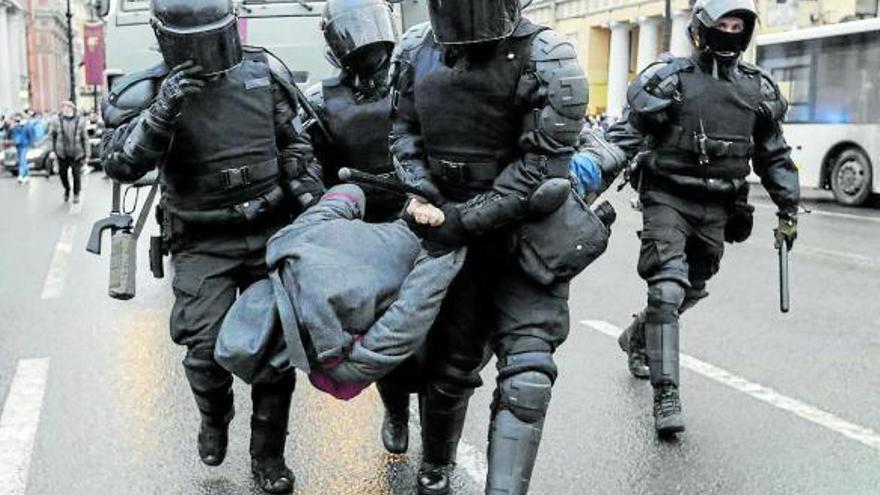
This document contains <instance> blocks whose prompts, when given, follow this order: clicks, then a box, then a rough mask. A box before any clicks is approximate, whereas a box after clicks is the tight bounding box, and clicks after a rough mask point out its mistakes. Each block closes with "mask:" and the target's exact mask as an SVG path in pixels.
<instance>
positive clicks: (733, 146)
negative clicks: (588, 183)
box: [606, 51, 799, 431]
mask: <svg viewBox="0 0 880 495" xmlns="http://www.w3.org/2000/svg"><path fill="white" fill-rule="evenodd" d="M628 100H629V105H628V107H627V109H626V110H625V111H624V118H623V120H621V121H620V122H618V123H616V124H614V125H613V126H612V127H611V128H609V130H608V132H607V136H606V137H607V139H608V140H609V141H610V142H612V143H614V144H616V145H617V146H619V147H620V148H621V149H622V150H623V151H624V152H625V153H626V155H627V157H628V158H633V157H634V156H636V154H637V153H639V152H644V153H642V154H640V155H639V156H638V158H637V159H636V160H637V162H638V164H639V169H638V171H637V172H635V174H634V176H633V178H634V179H635V181H636V183H637V187H638V190H639V193H640V195H639V196H640V202H641V206H642V212H643V216H644V228H643V229H642V231H641V233H640V237H641V242H642V246H641V253H640V256H639V262H638V273H639V275H640V276H641V277H642V278H643V279H645V281H646V282H647V283H648V304H647V307H646V308H645V310H644V311H643V312H642V313H641V314H640V315H639V316H638V317H637V318H636V321H635V322H634V323H633V325H632V326H631V327H630V329H628V331H627V332H626V333H625V334H624V335H623V336H621V346H622V347H624V350H627V351H631V356H630V359H631V362H630V365H631V370H632V371H633V374H635V375H637V376H640V377H648V373H647V370H644V369H643V368H641V366H640V365H643V364H644V363H643V362H642V361H640V359H641V358H640V353H641V352H644V351H643V349H645V347H646V350H647V361H648V363H647V364H648V365H649V368H650V379H651V383H652V384H653V385H654V386H655V387H656V388H658V390H659V389H660V388H661V387H663V386H671V387H672V388H673V389H677V387H678V384H679V380H678V319H679V315H680V314H681V313H682V312H684V311H685V310H687V309H688V308H690V307H692V306H693V305H695V304H696V303H697V302H698V301H699V300H700V299H702V298H705V297H706V296H707V295H708V293H707V292H706V282H707V281H708V280H709V279H710V278H711V277H712V276H713V275H715V273H717V272H718V269H719V266H720V262H721V258H722V255H723V254H724V242H725V240H727V241H730V242H734V241H737V242H739V241H743V240H745V238H747V237H748V235H749V234H750V232H751V223H752V220H751V212H752V208H751V207H750V206H749V205H748V204H747V196H748V184H747V183H746V176H747V175H748V174H749V173H750V171H751V169H752V167H753V168H754V171H755V172H756V173H757V174H758V175H759V176H760V177H761V181H762V184H763V185H764V187H765V188H766V189H767V191H768V192H769V193H770V196H771V198H772V199H773V201H774V202H775V203H776V205H777V206H778V207H779V215H780V217H782V218H787V219H794V217H795V215H796V214H797V209H798V201H799V184H798V173H797V169H796V168H795V165H794V163H793V162H792V161H791V159H790V157H789V150H790V148H789V147H788V145H787V144H786V142H785V139H784V138H783V135H782V130H781V127H780V123H781V122H782V119H783V117H784V115H785V110H786V103H785V100H784V99H783V97H782V96H781V94H780V92H779V89H778V88H777V86H776V84H775V83H774V81H773V80H772V78H771V77H770V76H769V74H767V73H766V72H764V71H763V70H761V69H759V68H758V67H756V66H754V65H751V64H748V63H745V62H742V61H738V60H733V61H731V62H730V63H729V64H727V65H720V64H719V63H718V61H717V60H716V58H715V56H714V55H713V54H712V53H711V52H708V51H700V52H698V53H697V54H696V55H694V56H693V57H692V58H675V59H671V60H668V61H665V62H658V63H656V64H654V65H652V66H649V67H648V68H647V69H645V70H644V71H643V72H642V73H641V74H640V75H639V77H638V78H637V80H636V81H634V82H633V84H632V85H631V86H630V89H629V92H628ZM750 162H751V166H750ZM645 340H647V342H645ZM632 352H634V353H635V354H632ZM634 357H635V359H636V362H633V361H632V360H633V359H634ZM674 395H675V396H674V397H672V398H671V399H670V400H671V401H672V402H670V403H669V404H666V403H662V401H660V399H662V397H657V400H658V401H659V402H656V403H655V417H659V418H662V417H663V415H664V411H665V410H666V409H669V408H671V409H670V410H676V409H677V410H679V411H680V406H678V397H677V392H675V394H674ZM667 402H668V401H667ZM666 406H669V408H666ZM657 408H660V409H657ZM664 408H666V409H664ZM678 421H679V420H677V421H676V422H678ZM657 426H658V431H660V430H662V427H663V424H662V422H661V420H660V419H658V425H657ZM683 428H684V426H683V423H678V424H677V425H676V426H674V427H670V429H669V431H680V430H681V429H683Z"/></svg>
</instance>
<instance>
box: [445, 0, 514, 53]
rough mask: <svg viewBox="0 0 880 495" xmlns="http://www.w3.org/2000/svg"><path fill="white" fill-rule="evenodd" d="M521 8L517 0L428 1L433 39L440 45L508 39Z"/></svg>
mask: <svg viewBox="0 0 880 495" xmlns="http://www.w3.org/2000/svg"><path fill="white" fill-rule="evenodd" d="M521 11H522V8H521V6H520V0H428V15H429V16H430V18H431V28H432V29H433V31H434V39H436V40H437V43H440V44H443V45H461V44H467V43H481V42H484V41H492V40H498V39H503V38H507V37H508V36H510V35H511V34H513V31H514V30H515V29H516V26H517V24H519V20H520V17H521Z"/></svg>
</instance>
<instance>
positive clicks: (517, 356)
mask: <svg viewBox="0 0 880 495" xmlns="http://www.w3.org/2000/svg"><path fill="white" fill-rule="evenodd" d="M506 253H507V249H506V246H505V243H504V239H503V237H502V236H501V235H499V236H498V237H489V236H487V237H486V238H485V239H482V240H480V241H478V242H476V243H473V244H471V245H470V246H469V251H468V256H467V259H466V260H465V263H464V266H463V268H462V270H461V272H460V273H459V275H458V276H457V277H456V279H455V280H454V281H453V283H452V285H451V287H450V290H449V292H448V293H447V296H446V298H445V299H444V301H443V307H442V309H441V311H440V315H439V316H438V318H437V322H436V323H435V327H434V328H433V329H432V331H431V333H430V334H429V336H428V347H427V350H428V356H427V368H426V369H427V372H428V378H427V382H428V383H427V384H426V387H425V393H424V397H423V400H422V404H421V405H422V442H423V448H424V451H425V461H426V462H430V463H434V464H451V463H453V462H454V461H455V451H456V448H457V446H458V441H459V438H460V437H461V431H462V427H463V425H464V416H465V413H466V409H467V403H468V400H469V398H470V396H471V394H472V393H473V390H474V388H476V387H478V386H480V385H481V383H482V381H481V379H480V376H479V372H480V370H481V369H482V367H483V366H484V365H485V363H486V362H487V361H488V359H489V353H488V352H487V351H488V350H489V349H491V351H492V352H494V354H495V356H496V357H497V358H498V376H497V387H496V390H495V400H494V401H493V406H492V424H491V426H490V433H489V473H488V479H487V482H486V493H490V494H493V495H500V494H505V495H515V494H524V493H527V491H528V486H529V480H530V477H531V473H532V469H533V467H534V463H535V458H536V456H537V452H538V446H539V444H540V439H541V430H542V426H543V420H544V415H545V413H546V410H547V407H548V406H549V401H550V389H551V387H552V383H553V380H554V379H555V378H556V366H555V365H554V363H553V358H552V354H553V352H554V351H555V350H556V348H557V347H558V346H559V345H560V344H562V342H563V341H564V340H565V338H566V337H567V336H568V330H569V327H568V325H569V314H568V284H559V285H557V286H554V287H544V286H541V285H538V284H537V283H535V282H533V281H532V280H531V279H530V278H528V277H527V276H526V275H525V274H524V273H523V272H522V270H521V269H520V268H519V266H518V264H516V262H515V260H514V259H513V257H512V256H510V255H508V254H506Z"/></svg>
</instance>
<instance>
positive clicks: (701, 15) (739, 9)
mask: <svg viewBox="0 0 880 495" xmlns="http://www.w3.org/2000/svg"><path fill="white" fill-rule="evenodd" d="M723 17H739V18H740V19H742V20H743V22H744V23H745V28H744V29H743V30H742V32H739V33H728V32H725V31H722V30H720V29H718V28H717V25H718V21H719V20H721V18H723ZM757 23H758V11H757V9H756V8H755V1H754V0H697V2H696V3H695V4H694V10H693V15H692V16H691V24H690V26H689V27H688V32H689V33H690V36H691V41H692V42H693V44H694V46H695V47H696V48H697V50H699V51H703V52H711V53H712V54H713V55H715V56H716V57H721V58H737V57H739V56H740V54H741V53H742V52H744V51H745V50H746V48H748V47H749V43H751V42H752V35H753V34H754V33H755V25H756V24H757Z"/></svg>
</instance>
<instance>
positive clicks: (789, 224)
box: [774, 213, 797, 249]
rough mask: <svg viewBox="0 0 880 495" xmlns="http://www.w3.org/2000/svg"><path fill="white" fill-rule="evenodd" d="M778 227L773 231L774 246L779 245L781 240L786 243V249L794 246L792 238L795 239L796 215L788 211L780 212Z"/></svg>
mask: <svg viewBox="0 0 880 495" xmlns="http://www.w3.org/2000/svg"><path fill="white" fill-rule="evenodd" d="M778 216H779V227H778V228H777V229H776V230H775V231H774V232H775V233H776V247H777V248H779V246H781V243H782V241H785V243H786V244H787V245H788V249H791V248H792V246H794V240H795V239H797V217H796V216H795V215H791V214H788V213H780V214H779V215H778Z"/></svg>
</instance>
